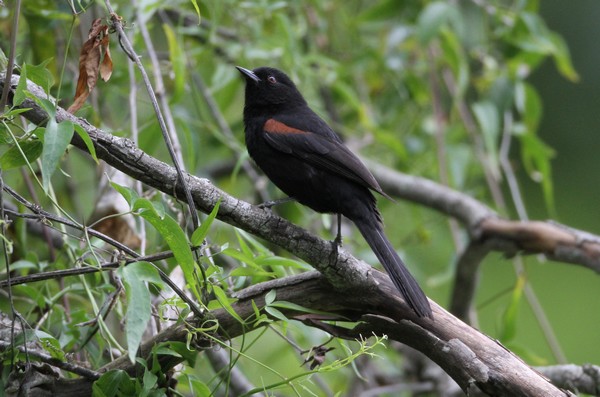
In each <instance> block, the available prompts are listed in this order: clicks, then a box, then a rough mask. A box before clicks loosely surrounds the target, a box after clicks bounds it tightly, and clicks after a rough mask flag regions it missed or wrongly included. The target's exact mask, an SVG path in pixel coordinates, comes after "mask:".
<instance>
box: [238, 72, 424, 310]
mask: <svg viewBox="0 0 600 397" xmlns="http://www.w3.org/2000/svg"><path fill="white" fill-rule="evenodd" d="M237 69H238V70H239V71H240V73H242V75H243V76H244V78H245V80H246V94H245V96H246V98H245V100H246V104H245V106H244V125H245V131H246V146H247V148H248V153H249V154H250V157H252V159H254V161H255V162H256V164H257V165H258V166H259V167H260V168H261V169H262V171H263V172H264V173H265V174H266V175H267V177H269V179H270V180H271V181H272V182H273V183H274V184H275V185H276V186H277V187H278V188H279V189H281V190H282V191H283V192H284V193H285V194H287V195H288V196H290V198H292V199H294V200H296V201H298V202H300V203H301V204H304V205H306V206H308V207H310V208H312V209H313V210H315V211H317V212H322V213H335V214H341V215H344V216H345V217H347V218H348V219H350V220H352V221H353V222H354V224H355V225H356V226H357V227H358V230H359V231H360V233H361V234H362V235H363V237H364V238H365V240H366V241H367V243H368V244H369V246H370V247H371V249H372V250H373V252H374V253H375V255H376V256H377V258H378V259H379V261H380V262H381V264H382V265H383V267H384V268H385V270H386V271H387V273H388V274H389V276H390V277H391V279H392V281H393V283H394V285H395V286H396V288H398V290H399V291H400V293H401V294H402V296H403V297H404V299H405V300H406V302H407V303H408V305H409V306H410V307H411V308H412V309H413V310H414V311H415V313H416V314H417V315H418V316H420V317H432V312H431V307H430V305H429V301H428V300H427V297H426V296H425V294H424V293H423V291H422V290H421V288H420V287H419V284H418V283H417V282H416V281H415V279H414V278H413V277H412V275H411V274H410V273H409V271H408V270H407V269H406V266H405V265H404V262H402V259H400V257H399V256H398V254H397V253H396V250H395V249H394V247H393V246H392V244H391V243H390V241H389V240H388V238H387V237H386V235H385V233H384V231H383V223H382V219H381V214H380V213H379V210H378V209H377V205H376V199H375V197H374V196H373V193H372V191H374V192H377V193H379V194H381V195H383V196H385V197H387V195H386V194H385V193H384V192H383V190H382V189H381V187H380V186H379V183H377V181H376V180H375V178H374V177H373V175H372V174H371V172H369V170H368V169H367V168H366V167H365V165H364V164H363V163H362V162H361V161H360V160H359V159H358V157H357V156H356V155H354V153H352V152H351V151H350V149H348V148H347V147H346V146H345V145H344V144H343V142H342V140H341V139H340V137H339V136H338V135H337V134H336V133H335V132H334V131H333V130H332V129H331V128H330V127H329V125H327V123H326V122H325V121H323V119H321V118H320V117H319V116H318V115H317V114H316V113H315V112H314V111H312V109H311V108H310V107H309V106H308V104H307V103H306V100H305V99H304V97H303V96H302V94H301V93H300V91H298V89H297V88H296V85H295V84H294V83H293V82H292V80H291V79H290V78H289V77H288V76H287V75H286V74H285V73H283V72H282V71H280V70H277V69H274V68H269V67H260V68H257V69H254V70H248V69H245V68H242V67H239V66H238V67H237ZM339 239H340V236H339V235H338V238H336V241H337V242H338V243H339Z"/></svg>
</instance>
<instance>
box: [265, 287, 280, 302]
mask: <svg viewBox="0 0 600 397" xmlns="http://www.w3.org/2000/svg"><path fill="white" fill-rule="evenodd" d="M276 297H277V291H275V290H274V289H272V290H271V291H269V292H267V294H266V295H265V305H267V306H268V305H270V304H271V303H273V302H274V301H275V298H276Z"/></svg>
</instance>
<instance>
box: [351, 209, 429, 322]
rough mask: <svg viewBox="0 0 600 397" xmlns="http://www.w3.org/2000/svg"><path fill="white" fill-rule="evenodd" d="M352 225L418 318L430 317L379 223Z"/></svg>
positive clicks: (369, 221) (362, 221)
mask: <svg viewBox="0 0 600 397" xmlns="http://www.w3.org/2000/svg"><path fill="white" fill-rule="evenodd" d="M354 223H355V224H356V226H357V227H358V230H360V233H361V234H362V235H363V237H364V238H365V240H366V241H367V243H368V244H369V246H370V247H371V249H372V250H373V252H374V253H375V255H376V256H377V259H379V262H381V264H382V265H383V267H384V268H385V270H386V271H387V273H388V275H389V276H390V278H391V279H392V281H393V282H394V285H395V286H396V288H398V290H399V291H400V293H401V294H402V296H403V297H404V300H405V301H406V303H408V305H409V306H410V307H411V308H412V309H413V310H414V311H415V313H417V315H418V316H419V317H430V318H431V317H432V313H431V306H429V301H428V300H427V297H426V296H425V293H424V292H423V290H422V289H421V287H419V284H418V283H417V281H416V280H415V279H414V278H413V276H412V275H411V274H410V273H409V271H408V269H407V268H406V266H405V265H404V262H403V261H402V259H400V256H398V254H397V253H396V250H395V249H394V247H393V246H392V244H391V243H390V241H389V240H388V238H387V237H386V235H385V233H384V232H383V227H382V225H381V223H379V222H378V221H377V220H375V219H373V218H371V219H356V220H354Z"/></svg>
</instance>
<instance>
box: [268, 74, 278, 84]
mask: <svg viewBox="0 0 600 397" xmlns="http://www.w3.org/2000/svg"><path fill="white" fill-rule="evenodd" d="M267 81H268V82H269V83H271V84H275V83H277V79H276V78H275V77H273V76H269V77H267Z"/></svg>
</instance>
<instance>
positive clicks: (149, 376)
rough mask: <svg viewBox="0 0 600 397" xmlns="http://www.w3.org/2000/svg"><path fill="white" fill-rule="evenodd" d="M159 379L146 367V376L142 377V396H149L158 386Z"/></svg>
mask: <svg viewBox="0 0 600 397" xmlns="http://www.w3.org/2000/svg"><path fill="white" fill-rule="evenodd" d="M157 381H158V377H157V376H156V375H154V374H153V373H152V372H150V371H149V370H148V368H146V369H145V370H144V378H143V379H142V388H143V390H142V396H147V395H148V394H149V393H150V390H152V389H153V388H154V387H155V386H156V382H157Z"/></svg>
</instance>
